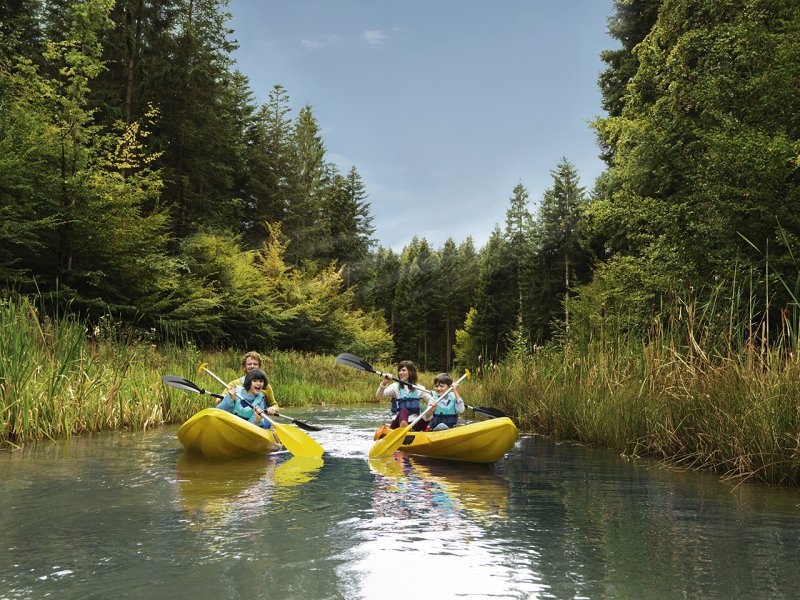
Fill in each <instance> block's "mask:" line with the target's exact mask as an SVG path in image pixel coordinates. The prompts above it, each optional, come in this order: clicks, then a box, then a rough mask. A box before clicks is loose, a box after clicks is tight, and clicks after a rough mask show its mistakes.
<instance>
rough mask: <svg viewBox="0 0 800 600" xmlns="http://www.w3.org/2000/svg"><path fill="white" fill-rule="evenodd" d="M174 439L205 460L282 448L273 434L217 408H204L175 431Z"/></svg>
mask: <svg viewBox="0 0 800 600" xmlns="http://www.w3.org/2000/svg"><path fill="white" fill-rule="evenodd" d="M178 439H179V440H180V442H181V444H182V445H183V447H184V448H186V449H187V450H189V451H190V452H199V453H201V454H203V455H204V456H206V457H208V458H236V457H237V456H252V455H254V454H268V453H270V452H275V451H276V450H280V449H281V448H282V446H281V443H280V442H279V441H278V438H277V436H276V435H275V433H274V432H273V431H271V430H269V429H262V428H261V427H258V426H257V425H253V424H252V423H250V422H249V421H245V420H244V419H242V418H241V417H237V416H236V415H234V414H232V413H229V412H227V411H225V410H222V409H219V408H206V409H204V410H201V411H200V412H198V413H197V414H195V415H194V416H192V417H191V418H190V419H188V420H187V421H186V422H185V423H184V424H183V425H181V426H180V428H179V429H178Z"/></svg>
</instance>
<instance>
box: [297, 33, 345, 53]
mask: <svg viewBox="0 0 800 600" xmlns="http://www.w3.org/2000/svg"><path fill="white" fill-rule="evenodd" d="M341 42H342V38H340V37H339V36H338V35H336V34H333V33H329V34H326V35H319V36H316V37H314V38H303V39H302V40H300V43H301V44H302V45H303V46H305V47H306V48H308V49H310V50H320V49H324V48H333V47H334V46H338V45H339V44H340V43H341Z"/></svg>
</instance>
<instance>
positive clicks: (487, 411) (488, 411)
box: [467, 405, 508, 419]
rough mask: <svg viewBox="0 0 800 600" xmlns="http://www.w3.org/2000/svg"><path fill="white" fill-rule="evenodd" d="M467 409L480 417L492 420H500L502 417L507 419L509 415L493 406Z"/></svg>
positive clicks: (469, 407)
mask: <svg viewBox="0 0 800 600" xmlns="http://www.w3.org/2000/svg"><path fill="white" fill-rule="evenodd" d="M467 408H468V409H470V410H472V411H474V412H476V413H478V414H479V415H483V416H485V417H489V418H490V419H500V418H502V417H507V416H508V415H507V414H506V413H504V412H503V411H502V410H499V409H497V408H492V407H491V406H469V405H467Z"/></svg>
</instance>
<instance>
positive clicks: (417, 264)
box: [393, 237, 438, 368]
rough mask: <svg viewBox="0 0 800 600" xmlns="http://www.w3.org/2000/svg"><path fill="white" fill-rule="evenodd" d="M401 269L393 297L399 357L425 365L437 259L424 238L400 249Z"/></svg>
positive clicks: (427, 358)
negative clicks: (401, 250)
mask: <svg viewBox="0 0 800 600" xmlns="http://www.w3.org/2000/svg"><path fill="white" fill-rule="evenodd" d="M400 265H401V266H400V273H399V277H398V281H397V287H396V289H395V293H394V299H393V312H394V323H393V333H394V341H395V346H396V348H397V353H398V356H399V357H405V358H408V359H410V360H413V361H416V362H418V363H419V366H421V367H422V368H427V364H428V362H429V343H430V341H431V335H432V334H433V333H434V331H437V330H438V329H436V328H433V327H431V324H430V316H431V313H432V312H433V307H434V299H433V294H434V286H435V284H436V283H437V282H436V275H437V273H436V263H435V257H434V253H433V252H432V250H431V248H430V246H429V245H428V242H427V241H426V240H425V239H422V240H420V239H418V238H416V237H415V238H414V239H413V240H412V241H411V243H410V244H409V245H408V246H407V247H406V248H405V249H404V250H403V254H402V256H401V258H400Z"/></svg>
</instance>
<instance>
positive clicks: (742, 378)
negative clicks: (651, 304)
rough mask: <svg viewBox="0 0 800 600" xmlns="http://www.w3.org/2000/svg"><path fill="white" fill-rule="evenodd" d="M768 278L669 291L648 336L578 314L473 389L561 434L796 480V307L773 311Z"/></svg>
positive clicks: (799, 427) (799, 462)
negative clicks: (582, 320) (702, 294)
mask: <svg viewBox="0 0 800 600" xmlns="http://www.w3.org/2000/svg"><path fill="white" fill-rule="evenodd" d="M766 285H767V284H766V282H765V281H759V282H758V284H756V282H755V281H754V279H753V278H748V279H747V280H746V281H745V282H744V283H743V284H741V283H739V282H735V281H734V283H733V284H732V285H731V286H730V288H728V289H727V290H726V288H725V287H724V286H722V285H720V286H719V287H717V288H716V289H715V290H713V291H712V292H711V293H709V294H708V295H707V297H706V298H705V299H703V300H701V299H699V298H698V297H696V296H695V295H694V294H692V293H691V292H690V291H688V292H686V293H684V294H683V295H679V294H673V295H671V296H669V297H668V298H666V299H665V300H664V302H663V303H662V304H661V305H660V306H659V307H658V308H657V310H654V311H653V314H652V318H651V321H650V325H649V329H648V330H647V331H646V332H645V333H644V334H635V333H632V331H631V329H630V328H628V327H627V326H626V325H625V320H624V319H618V320H617V321H616V322H614V320H613V319H608V320H606V322H604V323H602V324H601V325H599V326H598V323H597V322H595V323H594V324H593V326H592V327H584V328H581V327H579V326H576V325H575V323H573V328H572V332H571V334H570V335H569V336H564V338H563V339H561V340H560V341H559V343H558V344H552V345H551V346H547V347H544V348H537V349H535V350H534V351H533V352H532V353H530V354H529V355H528V356H526V357H515V358H514V359H511V360H507V361H505V362H504V363H502V364H501V365H499V366H496V367H493V368H490V369H487V371H486V373H485V374H484V377H483V382H482V385H481V386H480V387H479V389H477V390H476V393H477V394H479V395H480V396H481V398H480V400H481V401H482V402H485V403H489V402H491V403H493V404H494V405H495V406H498V407H499V408H501V409H502V410H505V411H506V412H509V413H510V414H512V415H513V416H514V417H515V419H516V420H517V422H518V423H519V424H520V425H521V426H522V427H523V428H525V429H529V430H532V431H536V432H540V433H542V434H546V435H551V436H553V437H555V438H557V439H569V440H576V441H579V442H585V443H591V444H598V445H602V446H605V447H609V448H612V449H614V450H617V451H619V452H620V453H624V454H627V455H642V456H644V455H648V456H653V457H657V458H659V459H662V460H664V461H665V462H668V463H670V464H673V465H678V466H684V467H689V468H698V469H707V470H712V471H714V472H717V473H719V474H721V475H722V476H723V477H724V478H726V479H731V480H737V481H741V480H747V479H753V480H758V481H762V482H766V483H775V484H788V485H800V361H799V360H798V352H797V351H798V335H797V332H798V320H797V318H798V314H797V310H796V308H797V305H796V302H795V303H794V304H793V305H791V306H787V307H785V308H783V309H782V310H774V309H772V307H770V306H769V302H768V301H764V300H760V299H762V298H764V297H766V298H770V296H769V294H767V293H765V291H764V290H765V288H766ZM756 290H759V291H756ZM759 307H760V308H759ZM770 316H772V317H773V318H777V319H779V320H780V322H779V323H775V322H773V323H770V322H769V318H770ZM776 316H777V317H776ZM476 402H477V400H476Z"/></svg>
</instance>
